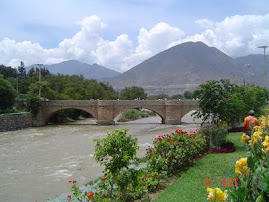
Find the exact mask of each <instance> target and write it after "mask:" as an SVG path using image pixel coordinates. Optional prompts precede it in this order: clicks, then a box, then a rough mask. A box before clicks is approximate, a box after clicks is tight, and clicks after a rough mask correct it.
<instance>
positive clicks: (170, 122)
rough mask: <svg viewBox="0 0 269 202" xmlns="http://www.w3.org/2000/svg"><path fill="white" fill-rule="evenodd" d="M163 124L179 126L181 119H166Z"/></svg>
mask: <svg viewBox="0 0 269 202" xmlns="http://www.w3.org/2000/svg"><path fill="white" fill-rule="evenodd" d="M164 124H167V125H180V124H181V119H166V120H165V122H164Z"/></svg>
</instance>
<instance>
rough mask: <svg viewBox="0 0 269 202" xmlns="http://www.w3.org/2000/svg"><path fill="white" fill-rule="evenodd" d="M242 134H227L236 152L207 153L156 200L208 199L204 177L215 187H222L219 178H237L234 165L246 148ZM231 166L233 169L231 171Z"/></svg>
mask: <svg viewBox="0 0 269 202" xmlns="http://www.w3.org/2000/svg"><path fill="white" fill-rule="evenodd" d="M241 136H242V133H230V134H229V135H228V136H227V138H228V140H230V141H232V142H233V143H234V144H235V146H236V151H235V152H234V153H228V154H208V155H206V156H205V157H204V158H202V159H200V160H199V161H197V162H196V163H194V165H193V166H191V167H190V168H188V170H187V171H185V172H184V173H182V175H181V177H179V178H178V179H177V180H176V181H175V182H174V183H173V184H172V185H171V186H170V187H168V188H167V189H165V190H164V192H163V193H162V194H161V195H160V196H159V197H158V198H157V199H155V200H154V201H155V202H160V201H165V202H167V201H179V202H181V201H183V202H185V201H190V202H200V201H201V202H204V201H206V198H207V192H206V188H207V187H205V186H204V182H205V180H204V179H212V180H213V187H220V186H219V181H218V179H224V177H225V178H226V179H227V181H228V182H229V179H230V178H235V177H234V169H233V166H234V165H235V162H236V161H237V160H238V159H239V158H241V157H245V149H244V147H243V145H242V143H241V142H240V138H241ZM231 168H232V170H231V172H230V173H229V171H230V169H231ZM227 174H228V175H227ZM226 175H227V176H226ZM208 185H209V184H208ZM220 188H221V189H222V190H223V189H229V187H228V186H227V187H224V186H222V187H220Z"/></svg>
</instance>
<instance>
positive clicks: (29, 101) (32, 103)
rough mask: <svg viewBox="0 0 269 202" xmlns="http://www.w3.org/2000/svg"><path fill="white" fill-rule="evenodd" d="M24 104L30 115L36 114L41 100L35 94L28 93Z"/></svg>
mask: <svg viewBox="0 0 269 202" xmlns="http://www.w3.org/2000/svg"><path fill="white" fill-rule="evenodd" d="M26 106H27V109H28V110H29V111H30V112H31V113H32V115H33V116H36V115H37V114H38V112H39V109H40V107H41V100H40V98H39V97H38V96H37V95H33V94H28V95H27V97H26Z"/></svg>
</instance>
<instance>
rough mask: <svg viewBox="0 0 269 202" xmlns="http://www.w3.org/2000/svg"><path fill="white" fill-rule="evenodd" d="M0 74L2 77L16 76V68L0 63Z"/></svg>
mask: <svg viewBox="0 0 269 202" xmlns="http://www.w3.org/2000/svg"><path fill="white" fill-rule="evenodd" d="M0 74H2V75H3V76H4V79H6V78H10V77H13V78H16V77H17V70H16V69H14V68H12V67H6V66H4V65H0Z"/></svg>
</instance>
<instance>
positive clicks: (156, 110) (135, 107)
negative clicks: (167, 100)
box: [113, 106, 165, 123]
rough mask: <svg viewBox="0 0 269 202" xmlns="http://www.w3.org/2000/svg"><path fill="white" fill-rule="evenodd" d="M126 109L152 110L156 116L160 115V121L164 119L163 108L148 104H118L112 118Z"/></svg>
mask: <svg viewBox="0 0 269 202" xmlns="http://www.w3.org/2000/svg"><path fill="white" fill-rule="evenodd" d="M128 109H147V110H150V111H152V112H155V113H156V114H157V115H158V116H160V117H161V119H162V123H164V121H165V110H164V109H156V108H154V107H150V106H120V107H118V108H117V109H115V111H114V114H113V120H114V119H115V118H116V117H117V116H118V115H119V114H121V113H123V112H125V111H127V110H128Z"/></svg>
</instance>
